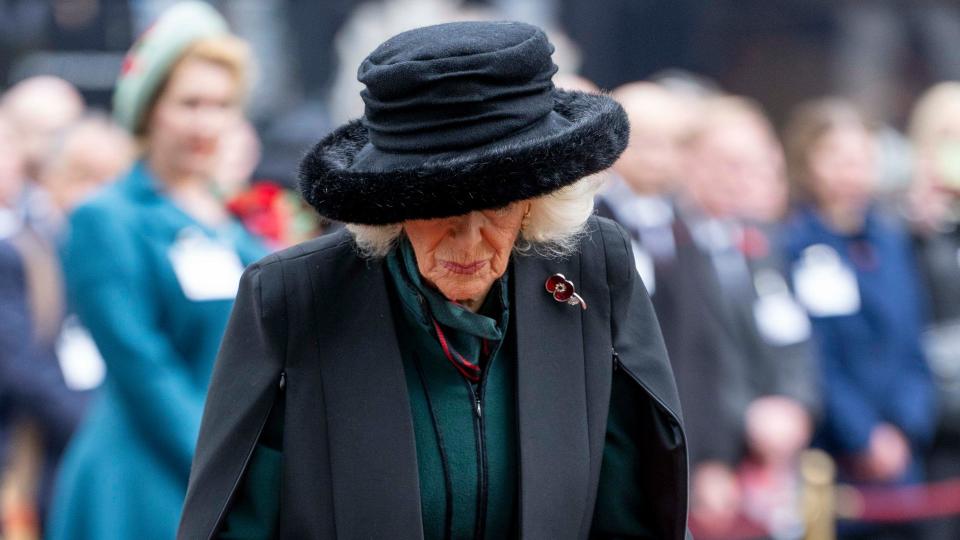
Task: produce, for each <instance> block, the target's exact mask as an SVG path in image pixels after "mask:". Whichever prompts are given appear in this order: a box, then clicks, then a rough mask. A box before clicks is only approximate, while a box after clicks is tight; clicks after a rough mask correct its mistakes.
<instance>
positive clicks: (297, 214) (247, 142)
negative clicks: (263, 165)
mask: <svg viewBox="0 0 960 540" xmlns="http://www.w3.org/2000/svg"><path fill="white" fill-rule="evenodd" d="M217 152H218V157H217V160H216V163H217V164H216V166H215V167H214V170H213V173H212V177H213V179H214V182H215V186H216V187H215V189H216V191H217V193H218V196H219V197H221V198H222V199H223V200H224V202H225V205H226V208H227V209H228V210H229V211H230V213H231V214H233V215H234V216H235V217H236V218H237V219H239V220H240V221H241V223H243V225H244V226H245V227H246V228H247V230H249V231H250V232H251V233H253V234H255V235H256V236H257V237H259V238H260V239H261V240H263V242H264V243H266V245H267V247H268V248H270V249H271V250H279V249H283V248H287V247H290V246H292V245H294V244H297V243H300V242H303V241H306V240H309V239H311V238H315V237H317V236H320V235H321V234H325V233H328V232H331V231H333V230H335V229H337V228H338V226H337V225H334V224H332V223H331V222H329V221H327V220H324V219H322V218H320V217H319V216H317V214H316V212H313V210H312V209H311V208H310V207H309V205H307V204H306V203H305V202H304V201H303V199H302V198H301V197H300V196H299V194H298V193H296V192H295V191H293V190H291V189H288V188H286V187H284V186H283V185H282V184H281V183H279V182H277V181H275V180H273V179H267V178H254V172H255V170H256V168H257V164H258V163H259V161H260V155H261V147H260V139H259V137H258V136H257V132H256V130H255V129H254V127H253V124H251V123H250V122H248V121H245V120H244V121H241V122H240V123H239V124H238V125H237V126H235V127H234V128H233V129H230V130H229V131H228V132H227V133H226V134H225V135H224V137H223V138H222V139H221V141H220V144H219V145H218V150H217Z"/></svg>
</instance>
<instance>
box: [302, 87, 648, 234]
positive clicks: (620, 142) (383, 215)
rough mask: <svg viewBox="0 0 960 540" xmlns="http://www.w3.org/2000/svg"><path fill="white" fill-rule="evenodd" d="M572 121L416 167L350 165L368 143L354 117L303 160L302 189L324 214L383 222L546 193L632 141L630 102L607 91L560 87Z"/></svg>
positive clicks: (595, 168)
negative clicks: (375, 168) (361, 168)
mask: <svg viewBox="0 0 960 540" xmlns="http://www.w3.org/2000/svg"><path fill="white" fill-rule="evenodd" d="M554 102H555V106H554V111H556V112H557V113H558V114H560V115H561V116H563V117H565V118H566V119H567V120H569V121H570V122H571V123H572V126H571V127H570V128H569V129H565V130H563V131H561V132H559V133H557V134H555V135H551V136H546V137H536V138H531V139H525V140H522V141H521V142H519V143H513V144H509V145H500V146H494V147H493V148H489V149H484V150H482V151H470V150H466V151H464V152H462V153H458V154H455V156H454V157H451V158H450V159H442V160H439V159H438V160H433V159H432V160H430V162H429V163H428V164H425V165H423V166H422V167H418V168H414V169H396V170H389V171H357V170H350V167H351V165H352V164H353V162H354V158H355V157H356V155H357V153H358V152H359V151H360V150H361V149H362V148H363V147H364V146H365V145H366V144H367V143H368V137H367V130H366V128H365V127H363V124H362V123H361V121H360V120H354V121H352V122H350V123H348V124H346V125H344V126H342V127H340V128H338V129H337V130H335V131H334V132H332V133H330V134H329V135H327V136H326V137H324V138H323V139H322V140H321V141H320V142H319V143H317V144H316V146H314V148H313V149H312V150H310V152H309V153H308V154H307V156H306V157H305V158H304V159H303V161H302V162H301V164H300V190H301V193H302V194H303V197H304V199H306V201H307V202H308V203H310V204H311V205H312V206H313V207H314V208H316V210H317V212H319V213H320V215H322V216H324V217H326V218H329V219H332V220H335V221H343V222H346V223H360V224H367V225H381V224H387V223H399V222H401V221H405V220H408V219H427V218H438V217H447V216H455V215H460V214H465V213H467V212H470V211H473V210H482V209H485V208H497V207H500V206H505V205H507V204H509V203H511V202H513V201H519V200H524V199H529V198H532V197H538V196H540V195H545V194H547V193H550V192H552V191H555V190H557V189H559V188H561V187H564V186H566V185H569V184H572V183H574V182H576V181H577V180H579V179H580V178H583V177H585V176H588V175H591V174H594V173H596V172H599V171H602V170H604V169H606V168H608V167H610V166H611V165H612V164H613V162H614V161H616V159H617V157H619V156H620V154H621V153H622V152H623V150H624V149H625V148H626V146H627V141H628V139H629V134H630V126H629V123H628V121H627V115H626V113H625V112H624V111H623V108H622V107H620V105H619V104H618V103H617V102H616V101H614V100H613V99H611V98H609V97H607V96H600V95H595V94H586V93H582V92H566V91H560V90H558V91H556V92H555V95H554Z"/></svg>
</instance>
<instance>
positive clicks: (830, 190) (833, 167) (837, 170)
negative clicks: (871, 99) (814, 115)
mask: <svg viewBox="0 0 960 540" xmlns="http://www.w3.org/2000/svg"><path fill="white" fill-rule="evenodd" d="M874 145H875V142H874V139H873V136H872V134H871V133H870V132H868V131H867V130H865V129H863V128H861V127H859V126H844V127H838V128H835V129H833V130H831V131H828V132H827V133H826V134H824V135H823V136H822V137H820V139H819V140H818V141H817V142H816V143H815V144H814V145H813V146H812V147H811V149H810V152H809V157H808V169H809V172H810V178H809V181H810V189H811V191H812V192H813V195H814V198H815V199H816V201H817V203H818V204H819V205H820V206H826V205H831V206H841V207H849V208H850V209H851V210H853V209H858V208H863V207H865V206H866V205H867V203H868V202H869V200H870V196H871V194H872V192H873V187H874V183H875V181H876V176H877V170H876V149H875V146H874Z"/></svg>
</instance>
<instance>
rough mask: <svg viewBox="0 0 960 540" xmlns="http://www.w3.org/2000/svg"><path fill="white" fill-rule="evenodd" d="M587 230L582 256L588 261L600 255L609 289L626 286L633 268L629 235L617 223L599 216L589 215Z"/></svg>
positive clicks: (594, 259)
mask: <svg viewBox="0 0 960 540" xmlns="http://www.w3.org/2000/svg"><path fill="white" fill-rule="evenodd" d="M587 231H588V233H589V237H588V238H587V240H586V241H585V242H584V250H583V256H584V257H585V258H587V260H588V261H590V260H593V261H597V260H599V258H600V257H601V256H602V258H603V260H604V261H605V266H606V278H607V282H608V284H609V285H610V288H611V289H614V290H617V289H618V288H619V287H625V286H627V285H628V284H629V283H630V279H631V275H630V272H631V271H632V269H633V268H634V265H633V264H632V261H633V254H632V249H631V247H630V236H629V235H628V234H627V232H626V231H625V230H624V228H623V227H621V226H620V224H619V223H617V222H616V221H613V220H612V219H607V218H604V217H600V216H591V217H590V219H589V220H588V221H587ZM591 249H599V250H600V253H591V252H590V250H591Z"/></svg>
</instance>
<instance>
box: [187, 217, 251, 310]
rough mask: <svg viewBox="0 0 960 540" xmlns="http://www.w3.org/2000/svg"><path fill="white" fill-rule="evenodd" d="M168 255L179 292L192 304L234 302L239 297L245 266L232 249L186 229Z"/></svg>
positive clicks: (198, 232) (195, 231)
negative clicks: (196, 302) (193, 302)
mask: <svg viewBox="0 0 960 540" xmlns="http://www.w3.org/2000/svg"><path fill="white" fill-rule="evenodd" d="M169 255H170V262H171V263H172V264H173V271H174V272H175V273H176V275H177V281H179V282H180V288H181V289H183V294H184V295H185V296H186V297H187V298H189V299H190V300H195V301H204V300H231V299H233V298H235V297H236V296H237V290H238V288H239V286H240V276H241V275H243V263H242V262H240V257H238V256H237V253H236V252H235V251H234V250H233V249H231V248H230V247H229V246H226V245H224V244H222V243H220V242H218V241H216V240H213V239H211V238H209V237H207V236H206V235H205V234H203V232H202V231H198V230H191V229H184V230H183V231H181V233H180V235H179V236H178V237H177V241H176V242H175V243H174V244H173V246H171V247H170V252H169Z"/></svg>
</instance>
